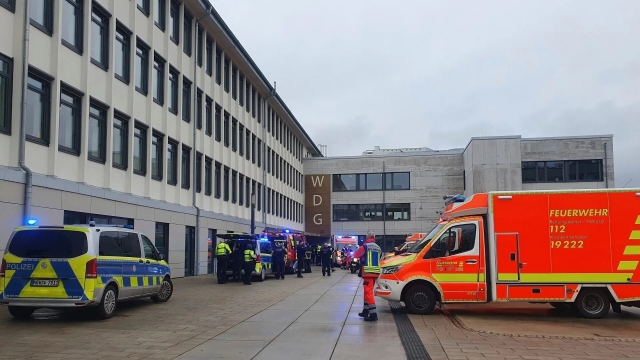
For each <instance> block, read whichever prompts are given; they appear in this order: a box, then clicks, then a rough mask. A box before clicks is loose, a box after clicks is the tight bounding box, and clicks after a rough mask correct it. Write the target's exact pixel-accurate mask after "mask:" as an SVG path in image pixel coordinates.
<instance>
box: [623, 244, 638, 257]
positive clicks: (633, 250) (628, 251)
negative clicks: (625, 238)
mask: <svg viewBox="0 0 640 360" xmlns="http://www.w3.org/2000/svg"><path fill="white" fill-rule="evenodd" d="M624 255H640V246H638V245H627V247H626V248H625V249H624Z"/></svg>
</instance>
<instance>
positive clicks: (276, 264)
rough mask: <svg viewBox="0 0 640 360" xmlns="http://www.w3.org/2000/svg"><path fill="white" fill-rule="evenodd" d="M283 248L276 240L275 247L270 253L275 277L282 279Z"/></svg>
mask: <svg viewBox="0 0 640 360" xmlns="http://www.w3.org/2000/svg"><path fill="white" fill-rule="evenodd" d="M284 255H285V254H284V249H283V248H282V244H281V243H279V242H276V248H275V249H274V250H273V254H272V255H271V261H272V262H273V268H274V271H275V273H276V279H282V280H284Z"/></svg>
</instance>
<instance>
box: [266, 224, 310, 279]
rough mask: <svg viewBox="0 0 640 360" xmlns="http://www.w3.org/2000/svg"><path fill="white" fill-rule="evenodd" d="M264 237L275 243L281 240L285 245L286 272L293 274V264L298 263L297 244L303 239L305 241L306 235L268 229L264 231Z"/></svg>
mask: <svg viewBox="0 0 640 360" xmlns="http://www.w3.org/2000/svg"><path fill="white" fill-rule="evenodd" d="M262 237H263V238H267V239H269V241H271V242H272V243H273V244H274V245H275V243H276V242H279V243H281V244H282V245H283V248H284V249H285V251H286V256H285V261H284V272H285V273H286V274H293V272H294V270H293V265H294V264H295V263H296V259H297V257H296V254H297V253H296V245H297V243H299V242H301V241H305V236H304V235H301V234H296V233H290V232H289V231H288V230H285V231H284V232H278V231H275V232H272V231H266V232H263V233H262Z"/></svg>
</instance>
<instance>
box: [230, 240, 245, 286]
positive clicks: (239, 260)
mask: <svg viewBox="0 0 640 360" xmlns="http://www.w3.org/2000/svg"><path fill="white" fill-rule="evenodd" d="M232 258H233V282H240V273H241V271H242V265H243V263H244V257H243V254H242V250H241V249H240V244H237V243H236V246H235V248H234V249H233V255H232Z"/></svg>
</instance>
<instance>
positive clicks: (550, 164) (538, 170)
mask: <svg viewBox="0 0 640 360" xmlns="http://www.w3.org/2000/svg"><path fill="white" fill-rule="evenodd" d="M602 164H603V161H602V160H566V161H537V162H536V161H525V162H523V163H522V182H523V183H533V182H572V181H578V182H587V181H596V182H597V181H603V179H604V174H603V172H604V171H603V166H602Z"/></svg>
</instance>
